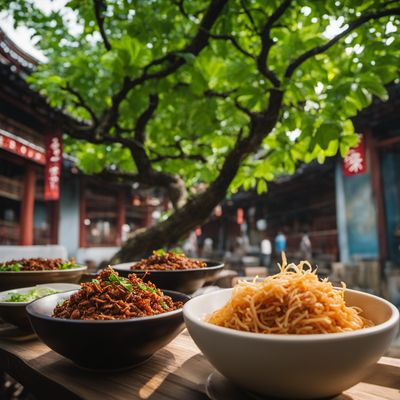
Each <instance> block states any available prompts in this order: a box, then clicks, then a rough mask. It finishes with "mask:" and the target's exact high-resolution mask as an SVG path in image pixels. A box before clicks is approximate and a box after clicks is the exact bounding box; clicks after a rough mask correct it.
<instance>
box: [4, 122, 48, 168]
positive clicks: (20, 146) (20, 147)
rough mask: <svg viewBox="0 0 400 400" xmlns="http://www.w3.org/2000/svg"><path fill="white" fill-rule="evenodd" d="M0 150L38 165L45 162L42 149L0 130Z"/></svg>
mask: <svg viewBox="0 0 400 400" xmlns="http://www.w3.org/2000/svg"><path fill="white" fill-rule="evenodd" d="M0 149H4V150H7V151H9V152H11V153H14V154H17V155H19V156H20V157H24V158H27V159H29V160H31V161H34V162H36V163H38V164H42V165H43V164H44V163H45V162H46V156H45V152H44V149H43V148H41V147H39V146H36V145H34V144H32V143H29V142H28V141H26V140H24V139H22V138H19V137H18V136H16V135H13V134H12V133H9V132H7V131H5V130H3V129H0Z"/></svg>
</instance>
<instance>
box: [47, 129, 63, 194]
mask: <svg viewBox="0 0 400 400" xmlns="http://www.w3.org/2000/svg"><path fill="white" fill-rule="evenodd" d="M61 163H62V141H61V134H59V133H56V134H49V135H47V138H46V168H45V172H44V178H45V179H44V199H45V200H58V199H59V198H60V175H61V166H62V164H61Z"/></svg>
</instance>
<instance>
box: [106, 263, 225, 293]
mask: <svg viewBox="0 0 400 400" xmlns="http://www.w3.org/2000/svg"><path fill="white" fill-rule="evenodd" d="M135 262H137V261H133V262H131V263H123V264H117V265H114V266H113V268H114V270H115V271H117V272H118V273H119V274H120V275H121V276H125V277H126V276H128V275H129V274H136V275H137V276H139V277H140V278H142V279H143V280H144V281H145V282H147V281H151V282H153V283H154V284H155V285H156V286H157V287H159V288H162V289H168V290H176V291H177V292H182V293H187V294H192V293H193V292H195V291H196V290H197V289H199V288H201V287H202V286H203V285H204V284H205V283H207V282H210V281H212V280H213V279H215V278H216V277H217V275H218V274H219V273H220V272H221V271H222V270H223V269H224V264H223V263H218V262H214V261H205V263H206V264H207V266H206V267H204V268H196V269H177V270H174V271H163V270H147V271H143V270H135V269H130V267H131V266H132V265H134V264H135ZM146 273H147V275H146V276H145V277H144V278H143V276H144V275H145V274H146Z"/></svg>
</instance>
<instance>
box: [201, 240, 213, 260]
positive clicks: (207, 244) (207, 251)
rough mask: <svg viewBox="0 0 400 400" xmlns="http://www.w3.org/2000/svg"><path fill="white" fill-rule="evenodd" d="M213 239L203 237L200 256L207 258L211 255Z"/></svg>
mask: <svg viewBox="0 0 400 400" xmlns="http://www.w3.org/2000/svg"><path fill="white" fill-rule="evenodd" d="M213 243H214V242H213V240H212V239H211V238H210V237H207V238H205V239H204V244H203V253H202V257H204V258H208V257H212V255H213Z"/></svg>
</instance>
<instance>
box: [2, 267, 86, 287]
mask: <svg viewBox="0 0 400 400" xmlns="http://www.w3.org/2000/svg"><path fill="white" fill-rule="evenodd" d="M86 270H87V267H86V266H79V267H76V268H70V269H55V270H45V271H0V290H2V291H3V290H7V289H15V288H22V287H28V286H36V285H40V284H44V283H57V282H59V283H79V281H80V279H81V276H82V274H83V273H84V272H85V271H86Z"/></svg>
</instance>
